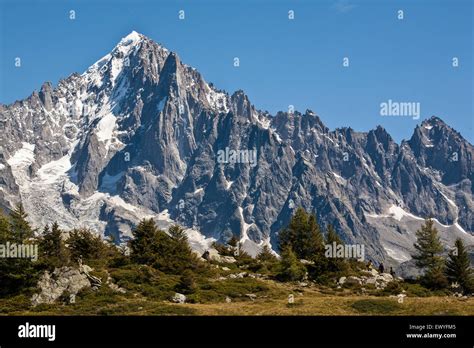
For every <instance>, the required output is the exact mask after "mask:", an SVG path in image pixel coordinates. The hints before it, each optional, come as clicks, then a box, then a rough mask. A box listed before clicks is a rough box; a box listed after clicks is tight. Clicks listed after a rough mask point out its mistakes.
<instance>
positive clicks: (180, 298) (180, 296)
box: [171, 292, 186, 303]
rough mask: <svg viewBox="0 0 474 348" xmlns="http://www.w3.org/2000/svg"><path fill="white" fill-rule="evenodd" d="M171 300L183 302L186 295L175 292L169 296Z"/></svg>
mask: <svg viewBox="0 0 474 348" xmlns="http://www.w3.org/2000/svg"><path fill="white" fill-rule="evenodd" d="M171 301H173V302H174V303H185V302H186V296H185V295H183V294H180V293H179V292H177V293H175V294H174V296H173V297H172V298H171Z"/></svg>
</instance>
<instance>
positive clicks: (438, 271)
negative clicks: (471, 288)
mask: <svg viewBox="0 0 474 348" xmlns="http://www.w3.org/2000/svg"><path fill="white" fill-rule="evenodd" d="M433 225H434V221H433V220H432V219H426V220H425V224H424V225H423V226H421V229H419V230H418V231H416V237H417V242H416V243H415V245H414V246H415V249H416V250H417V253H416V254H415V255H412V257H413V259H414V260H415V263H416V265H417V266H418V267H419V268H421V269H422V270H424V271H425V274H424V276H423V277H422V283H423V284H424V285H426V286H427V287H429V288H433V289H440V288H443V287H446V286H447V279H446V277H445V276H444V261H443V258H442V257H441V253H442V251H443V245H442V244H441V241H440V239H439V236H438V230H437V229H436V228H435V227H434V226H433Z"/></svg>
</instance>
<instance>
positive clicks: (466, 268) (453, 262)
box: [446, 238, 474, 293]
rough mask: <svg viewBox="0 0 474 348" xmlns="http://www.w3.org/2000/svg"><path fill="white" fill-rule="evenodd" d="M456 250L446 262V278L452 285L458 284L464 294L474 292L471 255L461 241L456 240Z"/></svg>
mask: <svg viewBox="0 0 474 348" xmlns="http://www.w3.org/2000/svg"><path fill="white" fill-rule="evenodd" d="M454 248H455V249H454V250H452V251H451V252H450V253H449V258H448V260H446V276H447V278H448V280H449V281H450V282H451V283H454V282H456V283H458V284H459V285H460V286H461V288H462V289H463V290H464V292H467V293H470V292H472V291H474V279H473V271H472V268H471V265H470V260H469V255H468V253H467V251H466V248H465V246H464V243H463V242H462V240H461V239H459V238H458V239H456V242H455V243H454Z"/></svg>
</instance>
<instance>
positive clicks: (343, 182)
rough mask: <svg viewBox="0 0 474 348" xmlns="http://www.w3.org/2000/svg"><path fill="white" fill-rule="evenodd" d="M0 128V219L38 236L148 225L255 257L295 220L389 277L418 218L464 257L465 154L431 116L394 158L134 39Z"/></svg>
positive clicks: (198, 244)
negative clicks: (387, 270)
mask: <svg viewBox="0 0 474 348" xmlns="http://www.w3.org/2000/svg"><path fill="white" fill-rule="evenodd" d="M466 117H472V115H466ZM0 129H1V130H2V137H1V139H0V207H1V208H3V209H4V210H5V211H8V210H9V209H11V208H12V207H13V206H14V205H15V204H17V203H19V202H20V201H21V202H22V203H23V205H24V207H25V208H26V210H27V212H28V214H29V218H30V220H31V222H32V223H33V224H34V225H35V226H38V227H40V226H43V225H45V224H49V223H51V222H53V221H57V222H58V223H59V225H60V226H61V227H64V228H74V227H78V226H85V227H90V228H92V229H94V230H95V231H97V233H101V234H102V235H104V236H109V235H110V236H113V237H114V239H115V240H117V241H125V240H127V239H128V238H130V236H131V229H132V228H133V226H134V225H135V224H136V223H137V222H138V221H139V220H140V219H141V218H144V217H146V218H150V217H151V218H154V219H155V220H156V221H157V222H158V224H159V225H160V226H161V227H163V228H165V227H166V226H168V225H169V224H171V223H174V222H176V223H179V224H181V225H183V226H185V227H186V228H187V231H188V235H189V238H190V242H191V244H192V246H193V247H194V248H196V249H197V250H199V251H202V250H205V249H206V248H208V247H209V245H210V243H211V242H212V241H213V240H218V241H221V242H224V241H226V240H228V239H229V238H230V237H231V236H232V235H236V236H238V237H239V238H240V240H241V242H242V245H243V247H244V249H245V250H247V251H248V252H249V253H250V254H252V255H255V254H256V253H257V252H258V251H259V250H260V248H261V247H262V246H263V245H270V246H272V247H273V248H274V249H276V247H277V241H278V231H279V230H281V229H282V228H283V227H285V225H286V224H287V223H288V222H289V219H290V218H291V215H292V213H293V212H294V210H295V209H296V208H298V207H300V206H301V207H303V208H305V209H306V210H308V211H311V212H313V213H314V214H316V216H317V218H318V221H319V222H320V224H321V225H322V226H323V227H327V225H328V224H332V225H334V227H335V229H336V231H337V233H338V234H339V235H340V236H341V238H342V239H343V240H344V242H346V243H352V244H354V243H357V244H364V246H365V250H366V254H367V255H368V257H370V258H371V259H373V260H374V261H377V262H381V261H383V262H385V263H386V264H387V265H393V266H395V267H398V269H400V270H402V271H403V272H404V271H405V270H406V269H408V268H409V267H408V266H409V265H410V263H411V262H412V261H411V256H410V255H411V253H412V252H413V243H414V241H415V231H416V229H417V228H419V227H420V226H421V224H422V223H423V221H424V219H425V218H427V217H432V218H433V219H435V223H436V227H437V228H438V230H439V231H440V236H441V239H442V241H443V242H444V243H445V245H446V250H448V247H449V246H450V245H453V244H454V240H455V239H456V238H462V239H463V240H464V241H465V243H466V244H468V245H474V236H473V231H474V214H473V212H474V176H473V172H474V170H473V169H474V164H473V157H474V147H473V146H472V144H470V143H469V142H468V141H467V140H466V139H464V138H463V137H462V135H461V134H460V133H459V132H457V131H456V130H454V129H452V128H451V127H450V126H449V125H447V124H446V123H445V122H443V121H442V119H441V118H439V117H435V116H433V117H431V118H429V119H426V120H424V121H423V122H421V124H419V125H417V126H416V128H415V129H414V132H413V135H412V137H411V138H410V139H409V140H403V141H402V142H401V143H400V144H398V143H397V142H395V141H394V140H393V139H392V137H391V136H390V134H388V132H387V131H386V130H385V129H384V128H383V127H381V126H377V127H376V128H375V129H373V130H370V131H369V132H356V131H354V130H353V129H352V128H350V127H344V128H338V129H335V130H330V129H328V128H327V127H326V126H325V125H324V124H323V122H322V121H321V119H320V118H319V116H318V115H316V114H315V113H314V112H313V111H311V110H306V111H305V112H298V111H292V110H289V112H278V113H277V114H276V115H271V114H270V113H269V112H266V111H261V110H258V109H257V108H256V107H255V106H254V105H253V104H252V103H251V102H250V100H249V98H248V96H247V95H246V94H245V93H244V92H243V91H241V90H239V91H236V92H234V93H233V94H231V95H230V94H228V93H227V92H225V91H222V90H219V89H217V88H216V87H214V86H213V85H212V84H210V83H207V82H206V81H205V80H204V78H203V77H202V76H201V74H200V73H199V72H198V71H196V70H195V69H194V68H192V67H190V66H188V65H186V64H184V63H182V62H181V60H180V59H179V57H178V56H177V55H176V54H175V53H174V52H170V51H169V50H167V49H166V48H164V47H163V46H162V45H160V44H158V43H156V42H154V41H153V40H151V39H149V38H147V37H146V36H144V35H141V34H139V33H137V32H132V33H130V34H129V35H128V36H126V37H124V38H123V39H122V40H121V41H120V42H119V43H118V44H117V46H116V47H115V48H114V49H113V50H112V51H111V52H110V53H109V54H107V55H106V56H104V57H103V58H102V59H100V60H99V61H97V62H96V63H95V64H93V65H92V66H90V67H89V68H88V69H87V70H86V71H85V72H84V73H83V74H82V75H79V74H76V73H75V74H72V75H70V76H69V77H67V78H65V79H63V80H61V81H60V82H59V83H58V85H57V86H56V87H53V86H52V84H51V83H45V84H43V86H42V87H41V89H40V90H39V92H36V91H35V92H33V93H32V94H31V95H30V96H29V97H28V98H26V99H24V100H21V101H16V102H14V103H12V104H10V105H3V104H0ZM226 151H227V154H228V153H229V152H235V153H242V152H245V151H247V153H250V152H251V153H252V154H254V155H255V158H254V159H255V161H254V162H250V161H239V160H235V158H234V160H232V158H230V160H222V159H219V156H218V153H221V154H222V153H223V152H226ZM237 159H238V158H237ZM247 159H249V156H247Z"/></svg>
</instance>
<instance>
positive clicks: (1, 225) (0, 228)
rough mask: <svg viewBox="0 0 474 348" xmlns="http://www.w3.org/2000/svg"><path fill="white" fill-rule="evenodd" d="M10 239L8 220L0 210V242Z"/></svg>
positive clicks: (3, 242)
mask: <svg viewBox="0 0 474 348" xmlns="http://www.w3.org/2000/svg"><path fill="white" fill-rule="evenodd" d="M9 239H10V222H9V221H8V219H7V218H6V217H5V215H3V214H2V212H1V211H0V244H5V243H6V242H7V241H8V240H9Z"/></svg>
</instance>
